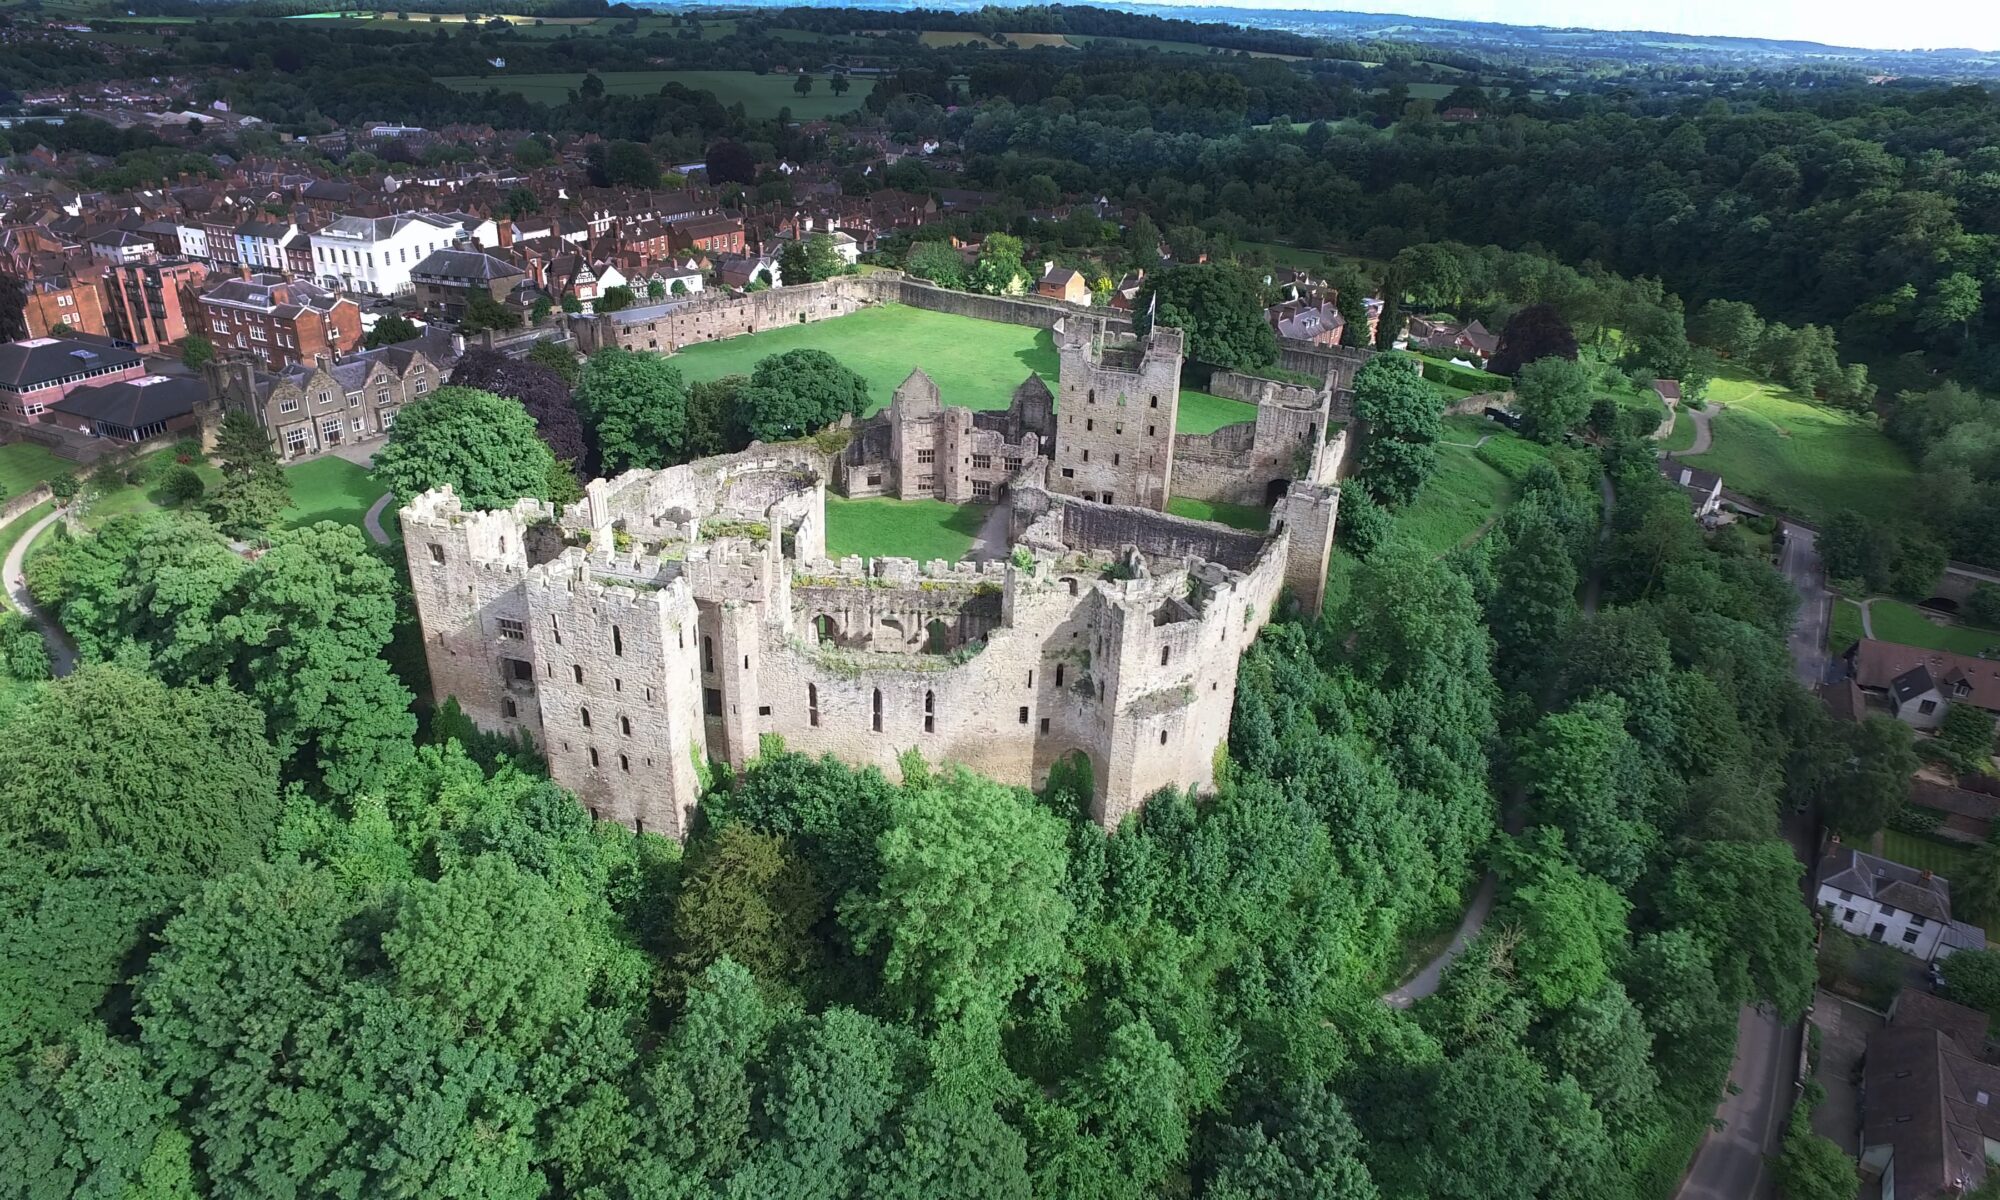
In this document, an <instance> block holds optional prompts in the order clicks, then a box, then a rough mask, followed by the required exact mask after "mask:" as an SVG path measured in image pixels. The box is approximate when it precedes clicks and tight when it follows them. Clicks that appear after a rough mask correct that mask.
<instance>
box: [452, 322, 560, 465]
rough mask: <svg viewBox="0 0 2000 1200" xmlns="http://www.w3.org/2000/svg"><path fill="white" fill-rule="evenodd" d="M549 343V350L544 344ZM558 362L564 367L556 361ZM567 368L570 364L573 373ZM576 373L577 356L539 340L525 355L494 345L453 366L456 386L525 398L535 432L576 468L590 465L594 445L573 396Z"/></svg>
mask: <svg viewBox="0 0 2000 1200" xmlns="http://www.w3.org/2000/svg"><path fill="white" fill-rule="evenodd" d="M545 346H546V347H548V348H549V351H553V353H549V352H548V351H544V350H543V347H545ZM552 362H554V363H558V364H560V366H556V365H551V363H552ZM561 367H567V368H568V369H569V372H570V373H569V375H568V376H565V375H563V373H562V370H561ZM575 376H576V358H575V356H574V355H572V354H570V352H569V351H568V350H565V349H564V348H563V347H561V346H559V345H557V344H556V343H554V342H549V341H540V342H536V343H535V348H534V350H532V351H530V352H529V354H528V357H527V358H525V359H521V358H513V357H510V356H509V355H505V354H501V353H499V352H498V351H494V350H468V351H466V353H465V356H464V357H463V358H460V359H459V360H458V365H457V366H455V367H453V368H452V370H451V382H452V385H453V386H455V387H469V388H477V389H479V390H480V391H484V392H492V393H493V394H494V395H496V396H506V397H508V398H510V399H514V400H519V401H520V402H521V407H522V408H525V409H527V410H528V415H529V416H530V417H532V418H533V419H534V422H535V432H536V433H537V434H539V435H541V439H542V441H544V442H546V443H548V447H549V453H551V454H553V455H555V458H556V461H557V462H559V463H567V464H569V465H570V467H571V468H572V469H573V470H578V471H581V470H583V469H585V467H586V464H587V460H588V459H589V457H590V447H589V444H588V443H587V442H585V440H584V436H583V418H582V417H580V416H578V415H577V411H576V405H575V404H574V403H572V402H571V400H570V385H571V384H572V383H573V382H574V380H575Z"/></svg>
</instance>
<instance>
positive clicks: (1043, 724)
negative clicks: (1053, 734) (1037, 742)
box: [1042, 717, 1049, 733]
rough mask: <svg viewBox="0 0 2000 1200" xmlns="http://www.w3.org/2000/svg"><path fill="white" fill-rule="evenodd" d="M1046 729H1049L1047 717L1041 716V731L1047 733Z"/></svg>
mask: <svg viewBox="0 0 2000 1200" xmlns="http://www.w3.org/2000/svg"><path fill="white" fill-rule="evenodd" d="M1048 731H1049V719H1048V718H1047V717H1043V718H1042V732H1043V733H1047V732H1048Z"/></svg>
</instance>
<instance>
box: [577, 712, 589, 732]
mask: <svg viewBox="0 0 2000 1200" xmlns="http://www.w3.org/2000/svg"><path fill="white" fill-rule="evenodd" d="M576 711H577V713H578V714H579V715H580V716H581V717H582V718H583V727H584V728H585V729H588V728H590V710H589V709H587V708H579V709H577V710H576Z"/></svg>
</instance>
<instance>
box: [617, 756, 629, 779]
mask: <svg viewBox="0 0 2000 1200" xmlns="http://www.w3.org/2000/svg"><path fill="white" fill-rule="evenodd" d="M618 769H619V770H621V771H623V772H625V773H626V774H627V775H630V774H631V773H632V760H631V759H629V758H626V757H625V756H624V755H622V754H621V755H619V756H618Z"/></svg>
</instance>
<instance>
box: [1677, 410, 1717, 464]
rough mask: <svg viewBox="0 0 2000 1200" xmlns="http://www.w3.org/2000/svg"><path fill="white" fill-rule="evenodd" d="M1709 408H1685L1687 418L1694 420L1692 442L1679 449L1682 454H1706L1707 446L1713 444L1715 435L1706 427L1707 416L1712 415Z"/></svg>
mask: <svg viewBox="0 0 2000 1200" xmlns="http://www.w3.org/2000/svg"><path fill="white" fill-rule="evenodd" d="M1713 407H1715V406H1714V405H1710V406H1709V408H1713ZM1709 408H1689V409H1687V410H1686V411H1687V419H1688V420H1690V421H1692V422H1694V444H1693V445H1691V446H1689V447H1688V448H1687V449H1685V450H1683V451H1681V453H1682V454H1707V453H1708V448H1709V447H1710V446H1713V445H1714V444H1715V437H1714V435H1713V434H1712V433H1711V432H1710V431H1709V428H1708V418H1709V417H1710V416H1711V415H1712V414H1711V413H1710V411H1709Z"/></svg>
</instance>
